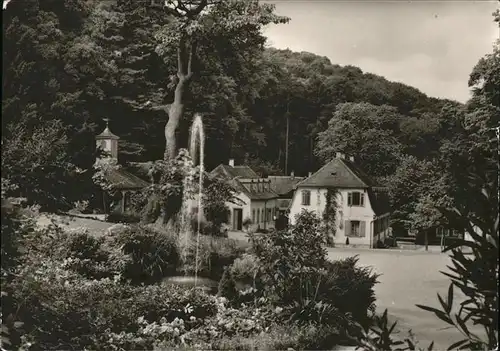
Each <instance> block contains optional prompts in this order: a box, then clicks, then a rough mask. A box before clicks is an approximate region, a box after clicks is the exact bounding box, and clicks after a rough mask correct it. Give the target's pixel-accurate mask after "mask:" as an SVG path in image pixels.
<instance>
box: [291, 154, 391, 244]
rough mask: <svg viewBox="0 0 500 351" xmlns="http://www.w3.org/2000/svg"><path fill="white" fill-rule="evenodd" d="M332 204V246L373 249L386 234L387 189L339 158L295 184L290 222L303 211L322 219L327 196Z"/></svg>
mask: <svg viewBox="0 0 500 351" xmlns="http://www.w3.org/2000/svg"><path fill="white" fill-rule="evenodd" d="M329 191H330V193H331V194H332V201H335V203H336V206H335V207H336V214H335V223H334V225H335V228H334V232H335V235H334V237H333V238H331V239H332V240H333V242H334V244H335V245H336V246H344V245H349V246H358V247H370V248H373V247H376V246H377V242H378V241H379V240H380V241H382V242H383V241H384V239H385V238H386V237H387V236H388V235H389V220H390V206H389V198H388V194H387V189H385V188H384V187H381V186H380V185H378V184H377V183H376V182H375V181H374V180H372V179H371V178H370V177H369V176H368V175H366V174H365V173H364V172H363V171H362V170H361V169H360V168H359V167H358V166H357V165H356V164H355V163H354V159H352V158H351V159H350V160H347V159H345V157H343V155H337V157H336V158H335V159H333V160H332V161H330V162H329V163H327V164H326V165H325V166H323V167H322V168H321V169H320V170H318V171H317V172H316V173H314V174H312V175H311V176H309V177H308V178H306V179H304V180H303V181H301V182H299V183H298V184H297V185H296V188H295V192H294V196H293V198H292V202H291V205H290V216H289V218H290V223H291V224H294V223H295V221H296V216H297V215H298V214H300V212H302V211H303V210H308V211H312V212H314V213H316V214H317V215H318V216H319V217H320V218H323V214H324V213H325V208H326V205H327V193H328V192H329Z"/></svg>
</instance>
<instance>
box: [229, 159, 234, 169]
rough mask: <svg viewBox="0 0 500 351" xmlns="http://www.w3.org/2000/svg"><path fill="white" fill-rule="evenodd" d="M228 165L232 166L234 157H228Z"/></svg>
mask: <svg viewBox="0 0 500 351" xmlns="http://www.w3.org/2000/svg"><path fill="white" fill-rule="evenodd" d="M229 165H230V166H231V167H234V158H230V159H229Z"/></svg>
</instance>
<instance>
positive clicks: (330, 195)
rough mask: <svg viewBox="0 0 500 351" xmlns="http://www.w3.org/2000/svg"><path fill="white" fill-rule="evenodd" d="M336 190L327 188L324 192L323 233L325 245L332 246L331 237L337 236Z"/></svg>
mask: <svg viewBox="0 0 500 351" xmlns="http://www.w3.org/2000/svg"><path fill="white" fill-rule="evenodd" d="M337 195H338V190H337V189H335V188H329V189H327V191H326V194H325V197H326V205H325V211H324V212H323V232H324V235H325V239H326V243H327V244H328V245H332V244H333V237H334V236H335V235H336V234H337V210H338V203H337V198H338V196H337Z"/></svg>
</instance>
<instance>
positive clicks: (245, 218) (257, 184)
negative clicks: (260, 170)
mask: <svg viewBox="0 0 500 351" xmlns="http://www.w3.org/2000/svg"><path fill="white" fill-rule="evenodd" d="M210 174H211V176H213V177H218V178H220V179H224V180H226V181H228V182H229V183H230V184H231V185H232V186H233V187H234V188H235V189H236V192H237V194H236V197H237V198H238V199H239V200H240V201H239V202H240V203H239V204H235V203H232V202H227V203H226V206H227V207H228V208H229V210H230V216H229V222H228V223H229V226H230V230H233V231H242V230H248V231H256V230H260V229H263V230H268V229H273V228H274V216H275V215H276V214H277V207H276V206H277V198H278V195H277V194H276V193H275V192H273V191H272V189H271V181H270V180H269V179H267V178H261V177H259V176H258V175H257V173H255V172H254V171H253V170H252V169H251V168H250V167H248V166H235V165H234V160H229V163H228V164H227V165H224V164H221V165H219V166H217V167H216V168H214V169H213V170H212V172H210Z"/></svg>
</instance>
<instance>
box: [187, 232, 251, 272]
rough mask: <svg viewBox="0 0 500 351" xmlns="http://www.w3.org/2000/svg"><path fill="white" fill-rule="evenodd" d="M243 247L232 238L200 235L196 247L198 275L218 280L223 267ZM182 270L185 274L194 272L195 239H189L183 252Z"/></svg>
mask: <svg viewBox="0 0 500 351" xmlns="http://www.w3.org/2000/svg"><path fill="white" fill-rule="evenodd" d="M242 252H243V249H241V248H240V247H239V245H238V244H237V242H236V241H235V240H232V239H226V238H215V237H209V236H200V242H199V248H198V269H197V272H198V275H199V276H202V277H206V278H210V279H213V280H217V281H219V280H220V279H221V278H222V275H223V273H224V269H225V267H227V266H229V265H231V264H232V263H233V262H234V260H235V259H236V258H237V257H238V256H239V255H241V254H242ZM185 254H186V257H185V258H183V259H184V263H183V267H182V270H183V271H184V273H187V274H194V272H195V270H196V267H195V262H196V260H195V255H196V240H195V239H194V240H191V241H190V244H189V246H188V247H187V250H186V252H185Z"/></svg>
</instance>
